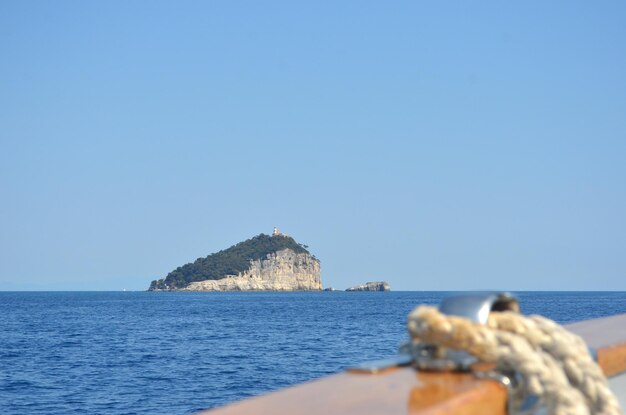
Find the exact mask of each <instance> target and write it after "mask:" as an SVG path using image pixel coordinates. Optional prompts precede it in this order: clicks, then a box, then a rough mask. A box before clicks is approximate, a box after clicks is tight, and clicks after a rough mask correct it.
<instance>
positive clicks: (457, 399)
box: [203, 314, 626, 415]
mask: <svg viewBox="0 0 626 415" xmlns="http://www.w3.org/2000/svg"><path fill="white" fill-rule="evenodd" d="M566 327H567V328H568V330H570V331H572V332H574V333H576V334H578V335H580V336H581V337H582V338H583V339H584V340H585V341H586V342H587V344H588V345H589V347H591V348H592V349H593V350H594V351H595V353H596V355H597V361H598V363H599V365H600V367H601V368H602V370H603V371H604V373H605V374H606V376H608V377H612V376H616V375H618V374H621V373H624V372H626V314H620V315H616V316H611V317H605V318H599V319H593V320H587V321H582V322H578V323H574V324H570V325H567V326H566ZM506 413H507V390H506V388H505V387H504V386H503V385H501V384H500V383H498V382H496V381H493V380H486V379H477V378H476V377H475V376H474V375H472V374H471V373H450V372H447V373H440V372H421V371H417V370H415V369H414V368H412V367H394V368H390V369H387V370H384V371H382V372H379V373H377V374H364V373H356V372H350V371H346V372H344V373H339V374H336V375H332V376H328V377H326V378H322V379H318V380H315V381H312V382H308V383H304V384H302V385H298V386H293V387H290V388H287V389H284V390H281V391H277V392H273V393H269V394H267V395H264V396H259V397H254V398H250V399H246V400H243V401H240V402H236V403H233V404H231V405H228V406H225V407H222V408H217V409H214V410H211V411H206V412H203V414H204V415H239V414H276V415H281V414H303V415H309V414H311V415H312V414H322V415H334V414H355V415H356V414H359V415H363V414H419V415H435V414H467V415H470V414H476V415H479V414H480V415H483V414H495V415H499V414H502V415H504V414H506Z"/></svg>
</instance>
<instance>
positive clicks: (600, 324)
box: [566, 314, 626, 376]
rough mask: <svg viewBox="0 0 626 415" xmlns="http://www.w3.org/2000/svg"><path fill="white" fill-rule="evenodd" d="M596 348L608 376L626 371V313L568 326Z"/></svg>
mask: <svg viewBox="0 0 626 415" xmlns="http://www.w3.org/2000/svg"><path fill="white" fill-rule="evenodd" d="M566 327H567V329H568V330H570V331H572V332H574V333H576V334H578V335H579V336H581V337H582V338H583V339H585V342H587V345H588V346H589V347H592V348H593V349H595V351H596V353H597V357H598V364H599V365H600V367H601V368H602V370H603V371H604V374H605V375H606V376H615V375H617V374H619V373H622V372H626V314H620V315H617V316H611V317H604V318H596V319H593V320H585V321H580V322H578V323H573V324H570V325H567V326H566Z"/></svg>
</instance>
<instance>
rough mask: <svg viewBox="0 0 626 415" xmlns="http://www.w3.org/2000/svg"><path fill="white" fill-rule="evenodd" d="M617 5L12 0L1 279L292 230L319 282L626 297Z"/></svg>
mask: <svg viewBox="0 0 626 415" xmlns="http://www.w3.org/2000/svg"><path fill="white" fill-rule="evenodd" d="M625 21H626V5H625V4H624V3H623V2H618V1H606V2H586V1H561V2H557V1H551V2H545V1H524V2H507V3H503V2H495V1H494V2H488V1H484V2H472V3H468V2H414V1H407V2H394V3H389V2H365V1H355V2H334V1H333V2H331V1H329V2H319V1H312V2H308V3H305V2H287V1H285V2H252V1H251V2H239V1H197V2H195V1H170V2H157V1H100V2H91V1H90V2H85V1H72V2H69V1H54V2H52V1H50V2H41V1H2V2H0V289H2V290H40V289H59V290H65V289H80V290H121V289H123V288H126V289H145V288H147V286H148V284H149V282H150V280H152V279H154V278H157V277H163V276H164V275H165V274H167V272H169V271H171V270H172V269H173V268H175V267H176V266H178V265H181V264H183V263H186V262H189V261H191V260H194V259H196V258H197V257H200V256H205V255H207V254H209V253H211V252H215V251H218V250H220V249H222V248H225V247H228V246H230V245H232V244H233V243H236V242H238V241H241V240H243V239H247V238H249V237H252V236H254V235H256V234H258V233H261V232H264V233H270V232H271V231H272V228H273V226H278V227H279V228H280V229H281V230H284V231H285V232H287V233H288V234H290V235H292V236H294V237H295V238H296V239H297V240H298V241H300V242H302V243H305V244H307V245H309V246H310V249H311V250H312V252H313V253H314V254H316V255H317V256H318V257H319V258H320V259H321V260H322V271H323V273H322V276H323V281H324V283H325V285H326V286H328V285H332V286H334V287H338V288H345V287H346V286H349V285H352V284H356V283H360V282H364V281H369V280H379V279H385V280H388V281H390V282H391V284H392V288H394V289H398V290H430V289H441V290H461V289H485V288H493V289H510V290H522V289H536V290H541V289H546V290H565V289H572V290H579V289H582V290H587V289H589V290H626V25H625V24H624V22H625Z"/></svg>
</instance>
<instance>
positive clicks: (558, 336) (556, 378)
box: [408, 306, 622, 415]
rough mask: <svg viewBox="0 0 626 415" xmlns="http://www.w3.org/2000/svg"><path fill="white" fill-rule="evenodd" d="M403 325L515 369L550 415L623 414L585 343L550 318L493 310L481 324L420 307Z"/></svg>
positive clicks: (416, 335)
mask: <svg viewBox="0 0 626 415" xmlns="http://www.w3.org/2000/svg"><path fill="white" fill-rule="evenodd" d="M408 328H409V333H410V334H411V337H412V338H414V339H419V340H421V341H423V342H425V343H429V344H434V345H438V346H443V347H447V348H451V349H457V350H464V351H466V352H468V353H469V354H471V355H473V356H475V357H477V358H478V359H479V360H481V361H483V362H489V363H495V364H496V366H497V368H499V369H503V370H514V371H516V372H518V373H520V374H521V375H522V377H523V378H524V380H525V381H524V382H523V385H524V387H525V388H526V390H525V391H524V392H526V393H528V394H533V395H536V396H539V397H541V398H542V399H543V400H544V401H545V403H546V405H547V407H548V411H549V413H550V414H555V415H562V414H563V415H565V414H567V415H578V414H580V415H583V414H584V415H588V414H602V415H619V414H622V410H621V409H620V407H619V403H618V401H617V399H616V398H615V396H614V395H613V393H612V392H611V390H610V389H609V387H608V384H607V381H606V378H605V377H604V374H603V373H602V370H601V369H600V367H599V366H598V365H597V364H596V363H595V362H594V361H593V359H592V358H591V356H590V355H589V351H588V349H587V346H586V345H585V342H584V341H583V340H582V339H581V338H580V337H579V336H577V335H575V334H573V333H570V332H569V331H567V330H565V329H564V328H563V327H561V326H560V325H558V324H557V323H555V322H553V321H552V320H549V319H546V318H543V317H540V316H530V317H525V316H522V315H520V314H517V313H512V312H495V313H491V314H490V316H489V321H488V323H487V325H482V324H479V323H475V322H473V321H470V320H467V319H464V318H462V317H456V316H448V315H445V314H442V313H440V312H439V311H438V310H437V309H436V308H433V307H429V306H419V307H417V308H416V309H415V310H413V311H412V312H411V314H409V321H408Z"/></svg>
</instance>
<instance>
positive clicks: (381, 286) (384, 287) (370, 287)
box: [346, 281, 391, 291]
mask: <svg viewBox="0 0 626 415" xmlns="http://www.w3.org/2000/svg"><path fill="white" fill-rule="evenodd" d="M346 291H391V287H390V286H389V283H388V282H387V281H373V282H366V283H365V284H361V285H355V286H354V287H350V288H348V289H346Z"/></svg>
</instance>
